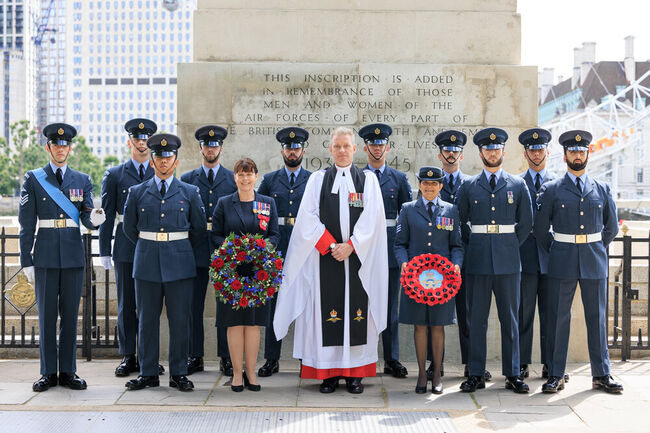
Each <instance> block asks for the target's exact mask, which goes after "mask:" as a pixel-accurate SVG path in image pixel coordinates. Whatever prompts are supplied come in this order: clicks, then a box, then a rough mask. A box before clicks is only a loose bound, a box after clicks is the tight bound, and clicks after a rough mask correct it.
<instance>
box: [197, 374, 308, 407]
mask: <svg viewBox="0 0 650 433" xmlns="http://www.w3.org/2000/svg"><path fill="white" fill-rule="evenodd" d="M192 377H194V375H193V376H192ZM259 383H260V385H261V386H262V390H261V391H259V392H255V391H249V390H248V389H244V391H242V392H233V391H232V390H231V389H230V385H231V381H230V378H229V377H224V378H223V379H222V380H221V382H220V383H219V385H218V386H217V387H215V389H214V391H213V392H212V393H211V395H210V397H209V398H208V400H207V401H206V403H205V404H206V405H207V406H227V407H237V406H279V407H283V406H288V407H295V406H296V404H297V400H298V383H299V377H298V372H284V373H277V374H274V375H273V376H271V377H260V378H259Z"/></svg>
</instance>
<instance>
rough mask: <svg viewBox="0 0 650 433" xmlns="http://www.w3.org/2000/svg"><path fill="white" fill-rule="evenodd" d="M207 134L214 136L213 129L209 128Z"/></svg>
mask: <svg viewBox="0 0 650 433" xmlns="http://www.w3.org/2000/svg"><path fill="white" fill-rule="evenodd" d="M208 135H209V136H210V137H214V131H213V130H212V129H211V130H210V132H208Z"/></svg>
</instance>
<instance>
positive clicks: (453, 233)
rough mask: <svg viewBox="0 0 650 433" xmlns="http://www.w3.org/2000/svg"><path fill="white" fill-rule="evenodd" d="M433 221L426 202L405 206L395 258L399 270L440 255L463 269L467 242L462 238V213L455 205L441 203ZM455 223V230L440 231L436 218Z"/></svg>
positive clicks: (453, 225) (400, 216)
mask: <svg viewBox="0 0 650 433" xmlns="http://www.w3.org/2000/svg"><path fill="white" fill-rule="evenodd" d="M438 203H439V205H438V206H434V207H433V218H432V219H431V220H430V219H429V214H428V213H427V209H426V207H425V206H424V203H423V202H422V199H417V200H415V201H412V202H409V203H405V204H404V206H402V211H401V212H400V214H399V224H398V225H397V234H396V236H395V258H396V260H397V263H398V265H399V266H401V265H402V263H406V262H408V261H409V260H410V259H412V258H413V257H415V256H418V255H420V254H426V253H430V254H440V255H441V256H443V257H446V258H447V259H449V260H451V262H452V263H453V264H455V265H458V266H461V267H462V266H463V254H464V251H463V249H464V248H463V240H462V238H461V234H460V218H459V216H458V209H456V206H454V205H453V204H450V203H447V202H445V201H444V200H438ZM437 217H443V218H449V219H450V220H451V225H452V229H451V230H448V229H445V227H444V226H440V227H438V225H437V224H436V218H437Z"/></svg>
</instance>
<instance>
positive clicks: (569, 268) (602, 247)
mask: <svg viewBox="0 0 650 433" xmlns="http://www.w3.org/2000/svg"><path fill="white" fill-rule="evenodd" d="M551 226H552V227H553V231H554V232H557V233H564V234H570V235H571V234H573V235H577V234H590V233H601V234H602V237H603V239H602V241H601V242H591V243H585V244H573V243H566V242H555V241H553V235H552V233H550V232H549V228H550V227H551ZM534 232H535V237H536V238H537V240H538V242H539V243H540V245H541V246H542V247H543V248H544V249H546V250H549V253H550V254H549V262H548V275H549V277H552V278H559V279H579V278H586V279H598V278H606V277H607V270H608V269H607V263H608V262H607V250H606V248H607V246H608V245H609V244H610V242H612V240H614V238H615V237H616V234H617V233H618V221H617V216H616V205H615V204H614V200H613V199H612V194H611V193H610V191H609V186H608V185H607V184H604V183H601V182H598V181H596V180H594V179H592V178H591V177H587V180H586V181H585V185H584V188H583V190H582V194H580V192H579V191H578V187H577V186H576V184H575V183H574V182H573V181H572V180H571V178H570V177H569V175H568V174H566V175H564V176H563V177H561V178H559V179H555V180H553V181H551V182H549V183H547V184H544V186H543V187H542V190H541V192H540V195H539V197H538V198H537V214H536V215H535V229H534Z"/></svg>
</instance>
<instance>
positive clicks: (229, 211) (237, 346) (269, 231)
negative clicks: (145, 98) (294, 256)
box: [210, 158, 280, 392]
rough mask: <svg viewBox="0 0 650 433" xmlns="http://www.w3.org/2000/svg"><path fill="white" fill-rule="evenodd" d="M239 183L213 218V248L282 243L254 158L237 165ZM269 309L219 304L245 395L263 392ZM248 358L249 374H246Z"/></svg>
mask: <svg viewBox="0 0 650 433" xmlns="http://www.w3.org/2000/svg"><path fill="white" fill-rule="evenodd" d="M234 172H235V183H236V184H237V191H236V192H234V193H233V194H231V195H227V196H224V197H221V198H220V199H219V201H218V202H217V207H216V208H215V210H214V213H213V215H212V232H211V234H210V235H211V238H212V245H213V246H214V247H215V248H219V246H220V245H221V244H222V243H223V241H224V239H225V238H226V237H227V236H228V235H229V234H230V233H234V234H236V235H248V234H250V235H255V234H262V235H263V236H264V239H266V241H267V242H269V243H271V244H272V245H278V242H280V231H279V229H278V212H277V210H276V209H275V203H274V202H273V199H272V198H271V197H267V196H265V195H261V194H258V193H256V192H255V189H254V187H255V182H256V181H257V165H255V162H254V161H253V160H252V159H250V158H244V159H240V160H239V161H237V162H236V163H235V169H234ZM255 202H258V203H266V204H268V205H269V206H270V215H269V217H270V219H269V221H268V223H265V222H263V221H262V220H261V219H260V218H258V217H259V214H257V213H254V212H253V205H254V203H255ZM267 316H268V312H267V306H264V307H256V308H252V307H249V308H243V309H240V310H234V309H233V308H232V307H231V306H230V305H227V304H223V303H221V302H217V326H224V327H227V328H228V349H230V358H231V360H232V368H233V377H232V383H231V389H232V390H233V391H236V392H240V391H243V389H244V385H246V387H247V388H248V389H250V390H251V391H259V390H260V388H261V387H260V385H259V383H258V381H257V376H256V374H255V371H256V370H255V362H256V361H257V352H258V350H259V346H260V328H259V327H260V326H264V325H265V324H266V321H267V320H266V319H267ZM244 355H245V357H246V372H245V373H244V371H243V361H244Z"/></svg>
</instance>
